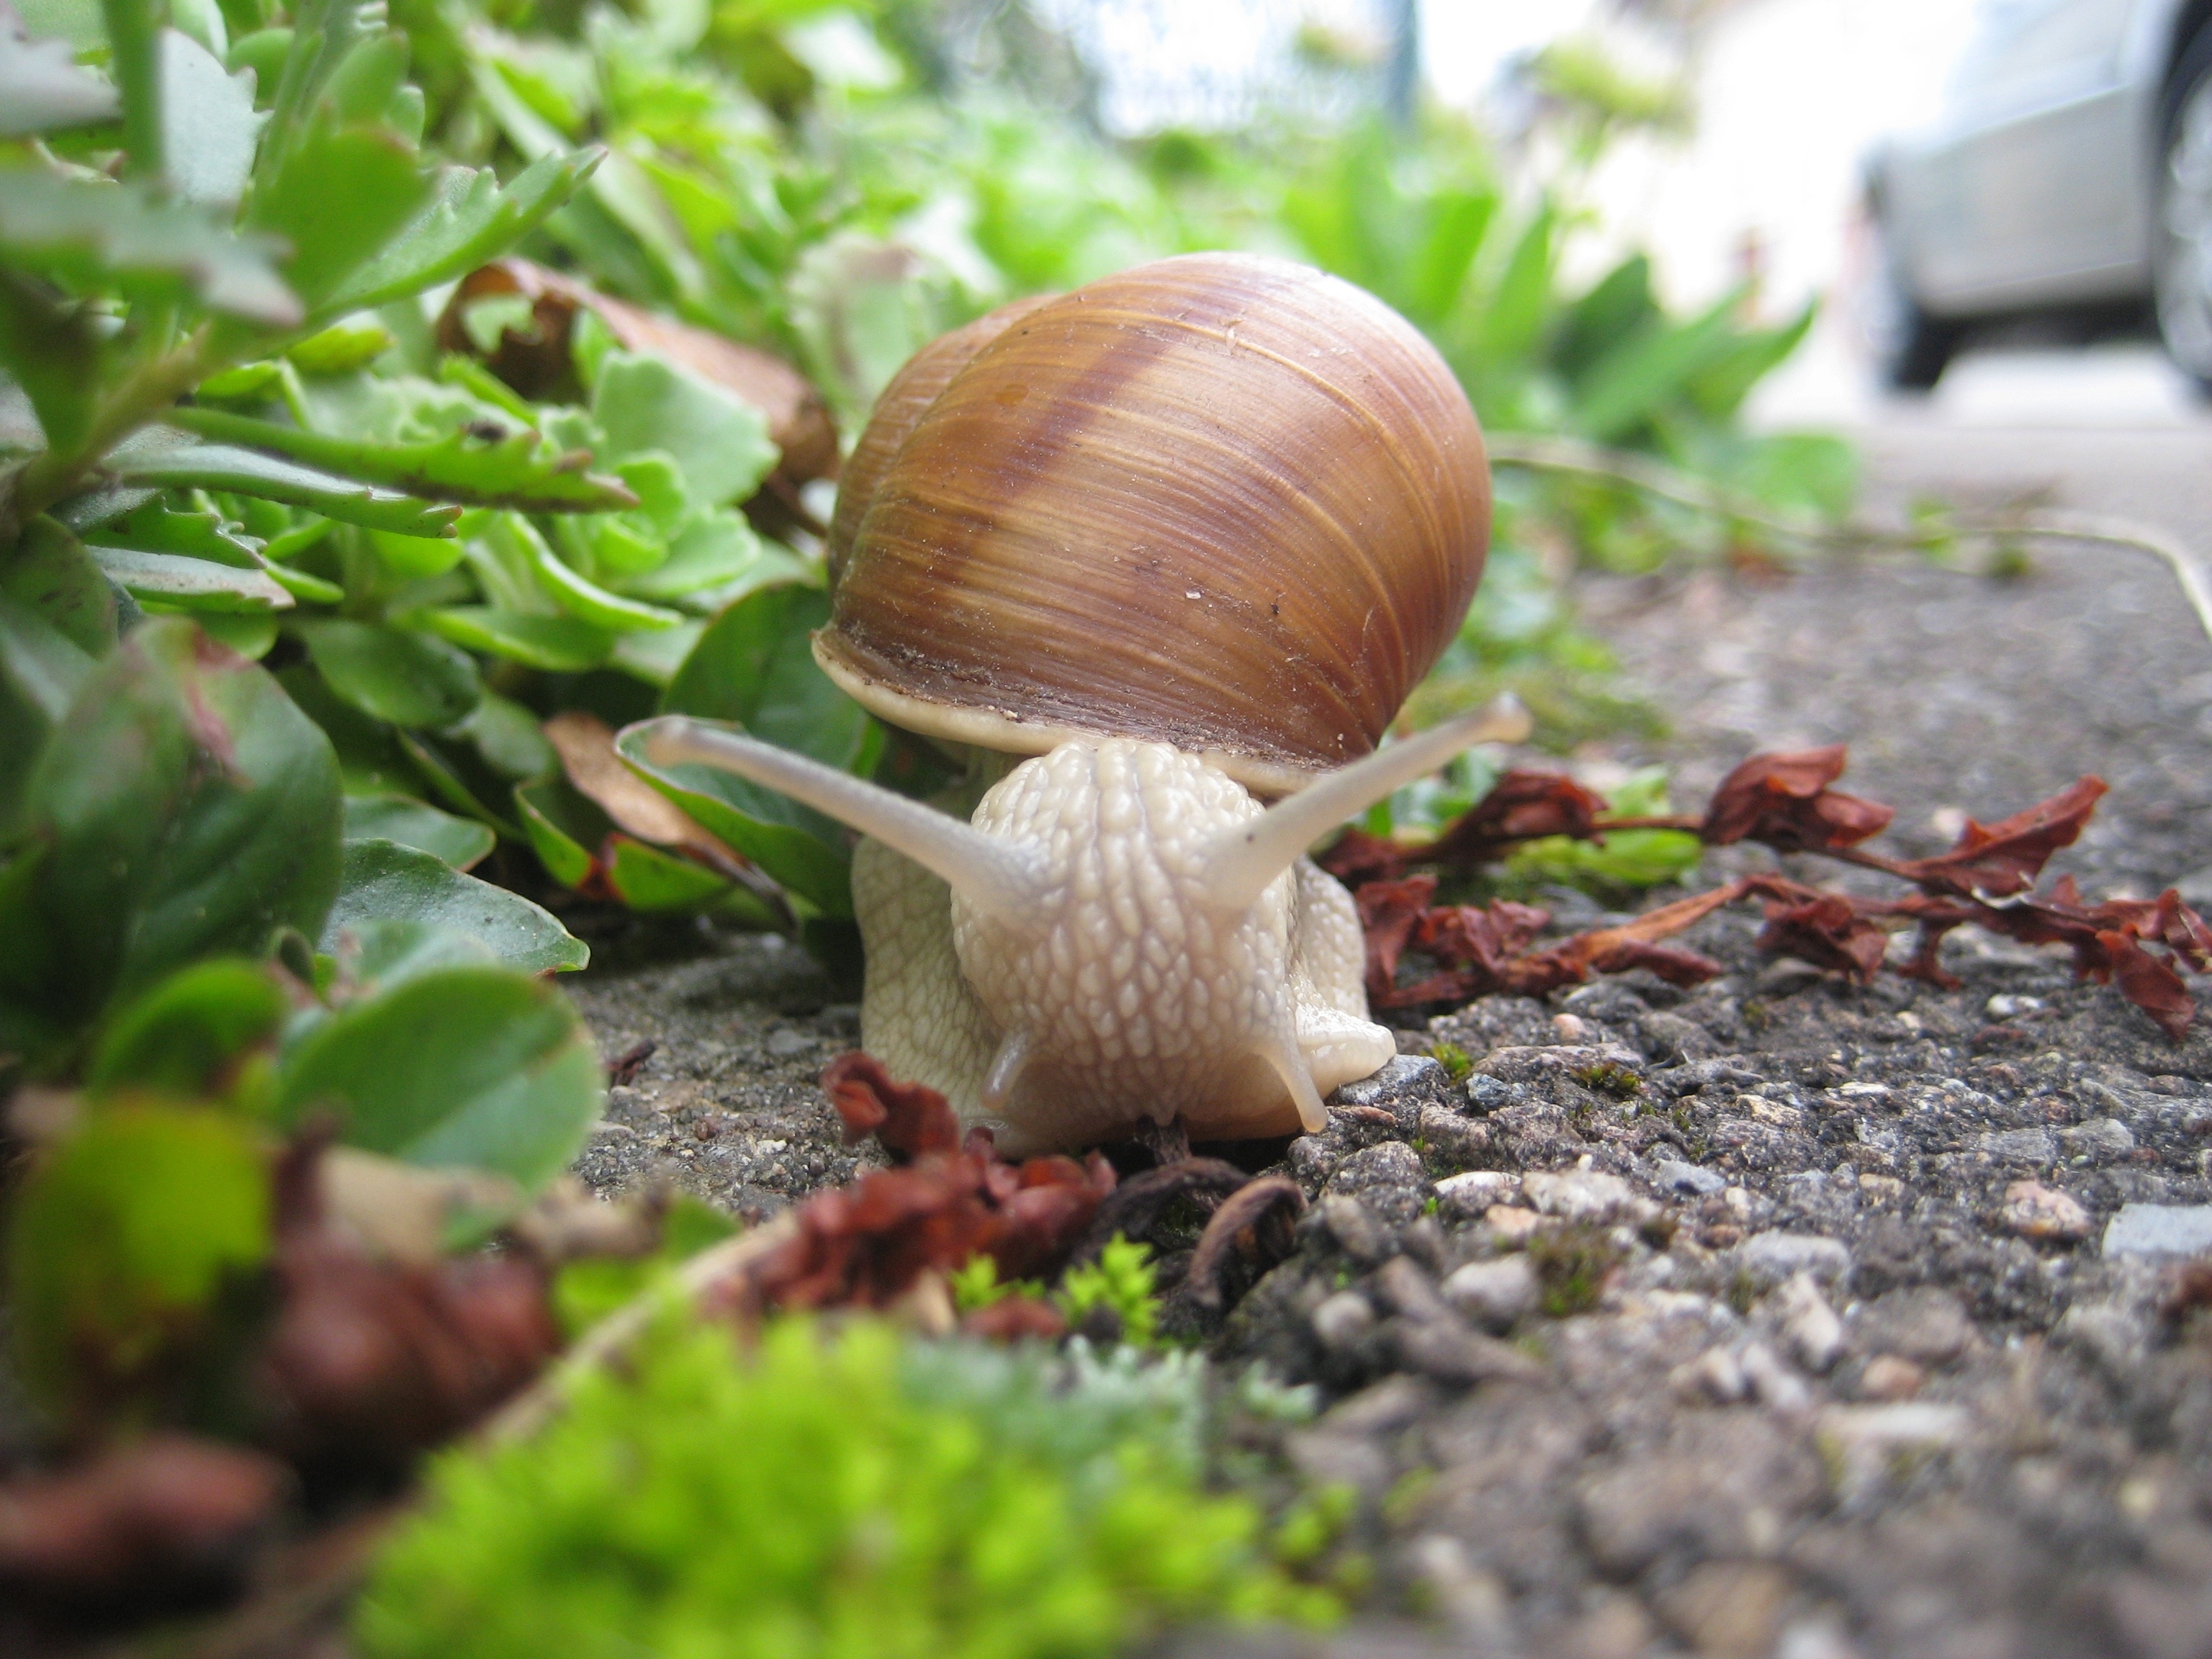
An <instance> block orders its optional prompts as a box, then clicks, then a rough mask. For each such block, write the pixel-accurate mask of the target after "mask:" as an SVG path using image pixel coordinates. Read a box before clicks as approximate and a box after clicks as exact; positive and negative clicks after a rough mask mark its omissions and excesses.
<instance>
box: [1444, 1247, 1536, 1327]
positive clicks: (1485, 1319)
mask: <svg viewBox="0 0 2212 1659" xmlns="http://www.w3.org/2000/svg"><path fill="white" fill-rule="evenodd" d="M1540 1291H1541V1286H1540V1285H1538V1284H1537V1283H1536V1274H1535V1271H1534V1269H1533V1268H1532V1267H1529V1265H1528V1257H1527V1256H1525V1255H1504V1256H1498V1257H1496V1258H1494V1259H1493V1260H1491V1261H1470V1262H1468V1264H1467V1265H1466V1266H1465V1267H1461V1268H1459V1269H1457V1270H1456V1271H1455V1272H1454V1273H1451V1274H1450V1275H1449V1277H1448V1278H1446V1279H1445V1280H1444V1282H1443V1296H1444V1300H1445V1301H1447V1302H1449V1303H1450V1304H1451V1305H1452V1306H1453V1307H1454V1308H1455V1309H1457V1310H1459V1311H1460V1312H1461V1313H1462V1314H1463V1315H1465V1316H1467V1317H1468V1318H1469V1319H1471V1320H1474V1322H1476V1323H1477V1324H1480V1325H1487V1326H1488V1327H1490V1328H1491V1329H1492V1330H1498V1331H1503V1330H1508V1329H1510V1328H1511V1327H1512V1326H1513V1324H1514V1322H1516V1320H1518V1319H1520V1318H1522V1316H1524V1315H1526V1314H1527V1313H1528V1312H1529V1310H1532V1309H1533V1308H1534V1307H1535V1305H1536V1298H1537V1296H1538V1294H1539V1292H1540Z"/></svg>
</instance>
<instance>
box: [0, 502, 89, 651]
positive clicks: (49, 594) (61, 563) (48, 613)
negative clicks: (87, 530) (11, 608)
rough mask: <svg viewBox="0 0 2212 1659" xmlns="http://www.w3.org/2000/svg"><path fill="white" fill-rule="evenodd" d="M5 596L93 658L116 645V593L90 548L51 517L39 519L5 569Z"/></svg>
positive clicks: (1, 569) (1, 586) (0, 584)
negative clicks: (42, 620) (29, 611)
mask: <svg viewBox="0 0 2212 1659" xmlns="http://www.w3.org/2000/svg"><path fill="white" fill-rule="evenodd" d="M0 593H5V594H7V595H8V596H9V598H10V599H15V601H16V602H17V603H19V604H21V605H24V606H25V607H27V609H29V610H32V611H36V612H38V614H39V615H40V617H43V618H44V619H45V620H46V622H48V623H52V625H53V626H54V627H55V628H56V629H58V630H59V631H60V632H61V634H62V635H63V636H64V638H66V639H67V640H69V641H70V643H71V644H73V645H75V646H76V647H77V648H78V649H79V650H80V651H82V652H84V653H87V654H88V655H90V656H94V657H102V656H106V654H107V648H108V647H110V646H112V645H113V644H114V643H115V628H116V623H115V590H114V589H113V588H112V587H110V586H108V585H107V578H106V577H105V576H103V575H102V574H100V567H99V566H98V565H96V564H94V562H92V555H91V554H89V553H88V552H86V551H85V549H84V544H83V543H82V542H80V541H79V540H78V539H77V538H76V537H75V536H72V535H71V534H70V532H69V531H68V530H67V529H65V528H64V526H61V525H60V524H58V523H57V522H55V521H54V520H52V519H51V518H41V519H33V520H31V522H30V525H29V526H28V527H27V529H25V531H24V532H23V538H22V539H21V541H20V542H18V543H17V544H16V545H15V557H14V558H13V559H12V560H10V561H9V562H6V563H4V564H0Z"/></svg>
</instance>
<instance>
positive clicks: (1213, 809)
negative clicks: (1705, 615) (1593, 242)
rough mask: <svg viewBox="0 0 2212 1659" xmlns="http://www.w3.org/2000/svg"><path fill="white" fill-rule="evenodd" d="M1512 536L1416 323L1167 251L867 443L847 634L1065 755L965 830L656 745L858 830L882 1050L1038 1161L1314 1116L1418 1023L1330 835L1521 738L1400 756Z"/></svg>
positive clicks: (866, 1035)
mask: <svg viewBox="0 0 2212 1659" xmlns="http://www.w3.org/2000/svg"><path fill="white" fill-rule="evenodd" d="M1489 526H1490V480H1489V470H1488V467H1487V465H1486V462H1485V459H1484V455H1483V447H1482V435H1481V433H1480V429H1479V428H1478V427H1477V425H1476V422H1475V418H1474V410H1472V409H1471V408H1470V407H1469V406H1468V401H1467V397H1466V394H1465V393H1464V392H1462V390H1461V388H1460V386H1459V384H1458V382H1457V380H1455V378H1454V376H1453V375H1452V374H1451V371H1450V370H1449V368H1447V367H1446V365H1445V364H1444V362H1443V360H1442V359H1441V358H1440V357H1439V356H1437V353H1436V351H1435V349H1434V348H1433V347H1431V345H1430V344H1429V343H1428V342H1427V341H1426V340H1425V339H1424V338H1423V337H1422V336H1421V335H1420V333H1419V331H1417V330H1416V329H1414V328H1413V325H1411V324H1409V323H1407V321H1406V320H1405V319H1403V318H1401V317H1400V316H1398V315H1397V314H1396V313H1394V312H1392V311H1391V310H1390V309H1389V307H1386V306H1384V305H1383V304H1382V302H1381V301H1377V300H1376V299H1375V298H1374V297H1373V296H1372V295H1368V294H1365V293H1364V292H1362V291H1361V290H1359V289H1355V288H1353V287H1352V286H1351V285H1350V284H1348V283H1343V282H1341V281H1339V280H1338V279H1337V278H1335V277H1333V276H1326V275H1324V274H1322V272H1320V271H1317V270H1311V269H1309V268H1307V267H1304V266H1301V265H1297V264H1291V263H1288V262H1286V261H1284V260H1279V259H1272V258H1260V257H1255V256H1251V255H1243V254H1223V253H1206V254H1191V255H1185V256H1183V257H1182V258H1174V259H1165V260H1161V261H1158V262H1157V263H1155V264H1148V265H1142V266H1139V267H1137V268H1136V269H1134V270H1127V271H1123V272H1121V273H1119V274H1118V275H1116V276H1109V277H1105V278H1103V279H1102V280H1100V281H1098V282H1096V283H1091V284H1088V285H1087V286H1085V287H1084V288H1081V289H1076V290H1075V291H1073V293H1069V294H1064V295H1054V296H1048V297H1045V298H1041V299H1032V300H1024V301H1017V302H1016V303H1015V304H1013V305H1012V306H1008V307H1002V308H1000V310H999V311H996V312H994V313H991V314H990V315H989V316H987V317H985V318H981V319H978V320H977V321H975V322H974V323H971V324H969V325H968V326H967V327H965V328H963V329H959V330H957V331H954V332H953V333H951V334H949V335H947V336H945V337H944V338H942V339H940V340H938V341H936V342H933V343H932V344H930V345H928V346H927V347H925V348H923V349H922V350H921V351H920V352H918V353H917V354H915V357H914V358H913V359H912V360H911V361H909V362H908V363H907V365H906V366H905V367H904V368H902V369H901V370H900V372H899V374H897V375H896V376H895V377H894V378H893V380H892V381H891V383H890V386H888V387H887V388H886V389H885V391H884V395H883V397H882V398H880V399H879V401H878V405H877V408H876V411H875V414H874V415H873V416H872V418H871V420H870V422H869V424H868V427H867V429H866V431H865V432H864V433H863V434H862V435H861V437H860V441H859V443H858V444H857V445H856V447H854V452H853V454H852V456H851V458H850V459H849V461H848V464H847V465H846V468H845V471H844V481H843V483H842V487H841V489H840V493H839V496H838V501H837V507H836V513H835V515H834V517H833V520H832V523H831V526H830V535H829V544H828V550H827V552H828V560H829V571H830V579H831V588H832V592H831V615H830V620H829V625H828V626H827V627H825V628H823V629H821V630H820V631H819V632H817V634H816V635H815V636H814V641H813V648H814V654H815V659H816V660H817V662H818V663H819V664H820V665H821V666H822V668H823V671H825V672H826V673H827V674H828V675H829V678H831V679H832V680H834V681H835V682H836V684H838V685H839V686H841V687H842V688H843V689H844V690H846V691H847V692H848V693H849V694H850V695H851V696H853V697H854V699H855V700H857V701H858V702H860V704H861V705H862V706H863V707H865V708H867V709H868V710H869V711H870V712H871V713H872V714H875V715H876V716H877V717H878V718H879V719H881V720H885V721H887V722H889V723H890V724H891V725H893V726H900V727H902V728H904V729H905V730H908V731H910V732H916V733H919V734H920V735H921V736H923V737H926V738H933V739H936V740H939V741H949V742H952V743H957V744H967V745H970V746H971V747H973V748H976V749H981V750H990V751H995V752H996V753H997V754H1000V755H1005V756H1029V757H1034V758H1030V759H1027V760H1024V761H1023V762H1022V763H1020V764H1019V765H1017V766H1015V767H1014V768H1013V769H1012V771H1010V772H1008V773H1007V774H1006V775H1005V776H1004V777H1003V778H1001V779H1000V781H998V782H997V783H996V784H995V785H994V787H992V788H991V789H990V790H989V791H988V792H987V793H985V794H984V795H983V796H982V798H981V801H980V803H978V804H976V805H975V808H974V814H973V818H972V821H971V822H965V823H963V822H962V821H961V819H959V818H957V817H952V816H951V815H950V814H948V813H945V812H940V811H936V810H934V809H933V808H931V807H929V806H927V805H923V804H921V803H920V802H916V801H913V800H909V799H904V798H902V797H900V796H897V795H895V794H891V793H888V792H886V791H884V790H882V789H878V788H877V787H875V786H873V785H872V784H868V783H866V782H863V781H860V780H859V779H856V778H853V777H850V776H848V775H844V774H842V773H837V772H834V771H831V770H830V769H827V768H824V767H821V766H818V765H816V764H815V763H811V762H810V761H806V760H805V759H804V758H802V757H798V756H795V755H792V754H789V753H787V752H786V751H784V750H777V749H775V748H772V747H770V746H769V745H767V744H761V743H757V742H756V741H754V740H752V739H750V738H743V737H739V736H736V735H734V734H732V733H730V732H726V731H720V730H717V729H715V728H713V727H711V726H704V725H702V724H699V723H697V722H694V721H690V720H683V719H681V718H677V717H671V718H665V719H663V720H656V721H653V722H651V723H650V725H649V726H648V727H647V731H648V732H649V733H650V738H649V744H648V750H647V753H648V755H649V756H650V757H651V758H652V759H653V761H654V762H655V763H682V762H692V763H706V764H709V765H714V766H720V767H725V768H726V769H729V770H732V771H734V772H737V773H739V774H741V775H744V776H745V777H748V778H750V779H751V780H753V781H755V782H757V783H761V784H764V785H766V786H768V787H770V788H775V789H779V790H781V791H783V792H784V793H787V794H790V795H792V796H793V797H795V798H796V799H799V800H802V801H805V803H806V804H807V805H811V806H813V807H815V808H816V809H817V810H818V811H823V812H825V813H827V814H829V816H831V817H836V818H837V819H839V820H840V821H842V823H846V824H848V825H849V826H851V827H852V828H853V829H857V830H859V831H860V833H861V835H862V836H863V837H864V839H863V840H862V841H861V842H860V844H859V846H858V848H856V850H855V852H854V860H853V894H854V911H855V914H856V916H857V918H858V920H859V922H860V933H861V941H862V944H863V945H864V947H865V950H866V990H865V994H864V996H863V999H862V1002H861V1009H860V1035H861V1041H862V1042H863V1043H864V1044H865V1045H866V1048H868V1050H869V1051H870V1052H871V1053H872V1054H875V1055H876V1056H877V1057H878V1059H879V1060H882V1061H883V1062H884V1064H885V1065H886V1066H889V1067H890V1070H891V1072H892V1073H894V1074H895V1075H897V1076H901V1077H904V1078H908V1079H913V1080H915V1081H917V1082H921V1083H926V1084H927V1085H930V1086H931V1087H933V1088H935V1089H938V1090H939V1091H942V1092H943V1093H944V1094H945V1097H947V1098H948V1099H949V1100H950V1101H951V1103H952V1105H953V1107H954V1109H956V1110H957V1112H958V1113H959V1115H961V1117H962V1118H963V1121H968V1122H969V1123H987V1124H989V1125H991V1126H992V1127H994V1129H995V1130H996V1131H997V1133H998V1135H999V1141H1000V1146H1001V1147H1002V1149H1003V1150H1005V1151H1006V1152H1009V1153H1016V1154H1018V1153H1024V1152H1032V1151H1039V1150H1051V1149H1058V1148H1072V1147H1077V1146H1085V1145H1091V1144H1095V1143H1097V1142H1098V1141H1102V1140H1106V1139H1114V1138H1115V1137H1117V1136H1120V1135H1123V1134H1127V1133H1130V1132H1131V1131H1132V1130H1133V1129H1135V1128H1137V1127H1139V1126H1140V1125H1141V1124H1143V1123H1144V1122H1145V1121H1147V1120H1150V1121H1154V1122H1158V1123H1162V1124H1165V1123H1168V1122H1170V1121H1172V1120H1173V1119H1175V1118H1176V1117H1177V1116H1178V1115H1180V1116H1181V1117H1182V1119H1183V1120H1184V1121H1185V1123H1186V1125H1187V1127H1188V1130H1189V1132H1190V1133H1192V1134H1193V1135H1194V1136H1195V1137H1197V1138H1200V1139H1240V1138H1246V1137H1256V1136H1262V1135H1273V1134H1282V1133H1293V1132H1295V1131H1297V1129H1299V1128H1301V1127H1304V1128H1306V1129H1316V1128H1319V1127H1321V1126H1322V1121H1323V1113H1322V1097H1323V1096H1324V1095H1326V1094H1327V1093H1328V1091H1330V1090H1332V1089H1334V1087H1336V1086H1337V1085H1339V1084H1341V1083H1345V1082H1348V1081H1350V1080H1352V1079H1355V1078H1358V1077H1364V1076H1366V1075H1367V1074H1369V1073H1371V1072H1373V1071H1374V1070H1376V1068H1377V1067H1378V1066H1382V1065H1383V1063H1384V1062H1385V1061H1387V1060H1389V1059H1390V1058H1391V1056H1392V1055H1393V1054H1395V1053H1396V1045H1395V1039H1394V1038H1393V1036H1391V1034H1390V1032H1389V1030H1386V1029H1384V1028H1383V1026H1380V1025H1378V1024H1373V1023H1371V1022H1370V1020H1369V1019H1368V1018H1367V1012H1368V1011H1367V1001H1366V995H1365V992H1364V984H1363V977H1362V975H1363V969H1364V942H1363V939H1362V936H1361V929H1360V926H1359V918H1358V912H1357V910H1356V908H1354V906H1353V904H1352V898H1351V896H1350V895H1349V894H1347V893H1346V891H1345V890H1344V889H1343V887H1342V886H1340V884H1338V883H1337V882H1335V881H1334V879H1332V878H1330V877H1328V876H1327V875H1325V874H1323V873H1322V872H1321V871H1320V870H1319V869H1317V868H1316V867H1315V866H1313V865H1312V864H1311V863H1310V861H1308V860H1306V859H1305V858H1304V851H1305V849H1306V848H1308V847H1309V846H1310V845H1311V844H1312V843H1313V842H1315V841H1316V840H1318V839H1319V838H1320V837H1321V836H1322V835H1324V834H1326V833H1327V832H1328V831H1329V830H1330V829H1334V828H1335V827H1336V826H1337V825H1338V824H1340V823H1342V822H1344V820H1346V818H1348V817H1352V816H1353V815H1354V814H1356V813H1358V812H1359V811H1364V809H1365V808H1366V807H1368V806H1369V805H1372V804H1373V803H1374V802H1375V801H1376V800H1379V799H1382V798H1383V796H1385V795H1387V794H1388V793H1389V792H1390V791H1391V790H1393V789H1395V788H1397V787H1400V786H1401V785H1402V784H1405V783H1407V782H1409V781H1412V780H1413V778H1415V777H1418V776H1419V775H1421V774H1423V773H1424V772H1426V771H1430V770H1432V769H1434V768H1436V767H1437V766H1438V765H1441V764H1442V763H1443V762H1444V761H1446V760H1448V759H1449V758H1450V757H1452V756H1453V755H1455V754H1456V753H1457V752H1458V751H1459V750H1462V749H1463V748H1465V747H1466V746H1467V745H1468V744H1471V743H1474V742H1479V741H1483V740H1486V739H1492V738H1516V737H1518V736H1520V735H1522V733H1523V732H1525V729H1526V720H1525V717H1524V716H1521V715H1519V714H1518V711H1517V710H1513V711H1510V712H1509V713H1505V714H1492V715H1489V716H1484V715H1472V716H1467V717H1463V718H1462V719H1461V720H1457V721H1455V722H1450V723H1448V724H1447V725H1445V726H1438V727H1437V728H1435V729H1433V730H1431V731H1430V732H1424V733H1423V734H1421V735H1420V736H1419V737H1418V738H1412V739H1409V740H1407V741H1404V742H1401V743H1397V744H1391V745H1389V746H1388V747H1385V748H1383V749H1379V750H1378V749H1377V748H1376V744H1379V743H1380V742H1381V741H1382V739H1383V734H1384V732H1386V731H1387V730H1388V729H1389V726H1390V724H1391V722H1392V721H1393V720H1395V719H1396V717H1397V714H1398V711H1399V708H1400V705H1401V703H1402V702H1403V701H1404V700H1405V698H1406V696H1407V694H1408V693H1409V692H1410V691H1411V690H1413V687H1414V686H1415V685H1416V684H1419V681H1420V680H1421V678H1422V677H1423V676H1424V675H1425V674H1426V673H1427V672H1428V671H1429V670H1430V668H1431V667H1432V666H1433V665H1434V664H1435V662H1436V659H1437V656H1438V655H1439V654H1440V653H1442V651H1443V647H1444V646H1445V645H1446V644H1447V643H1448V642H1449V641H1450V639H1451V638H1452V636H1453V635H1454V634H1455V632H1456V631H1457V629H1458V627H1459V623H1460V619H1461V617H1462V615H1463V614H1464V613H1465V611H1466V609H1467V605H1468V600H1469V599H1471V598H1472V597H1473V595H1474V589H1475V586H1476V583H1477V582H1478V581H1479V580H1480V577H1481V574H1482V565H1483V556H1484V554H1485V552H1486V549H1487V546H1488V538H1489ZM1262 798H1267V799H1274V798H1279V799H1276V804H1275V805H1272V806H1267V805H1263V804H1262ZM963 805H964V803H963Z"/></svg>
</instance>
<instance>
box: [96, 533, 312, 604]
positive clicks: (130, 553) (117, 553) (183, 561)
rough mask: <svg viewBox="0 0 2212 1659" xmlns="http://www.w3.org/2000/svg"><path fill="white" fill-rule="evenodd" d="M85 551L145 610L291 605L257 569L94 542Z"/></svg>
mask: <svg viewBox="0 0 2212 1659" xmlns="http://www.w3.org/2000/svg"><path fill="white" fill-rule="evenodd" d="M88 551H89V552H90V553H91V554H92V557H93V561H94V563H96V564H98V565H99V567H100V569H101V570H102V571H103V572H104V573H106V576H107V579H108V580H110V581H112V582H113V583H114V584H115V585H116V586H118V587H119V588H121V589H123V590H124V592H126V593H128V594H130V595H131V598H133V599H137V600H139V601H140V602H141V603H142V604H143V605H146V606H147V607H148V608H149V610H153V609H159V610H165V611H233V612H254V611H286V610H289V609H290V608H291V605H292V595H291V594H290V592H288V591H287V590H286V589H285V588H283V586H280V585H278V584H277V583H276V582H275V581H273V580H270V578H269V577H267V576H264V575H263V574H261V573H260V572H259V571H258V570H240V569H239V568H237V567H236V566H234V565H228V564H216V563H214V562H211V561H210V560H207V559H187V558H185V557H182V556H179V555H178V554H174V553H140V552H137V551H134V550H131V549H129V548H120V547H101V546H100V545H98V544H94V545H92V546H91V547H90V548H89V549H88Z"/></svg>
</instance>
